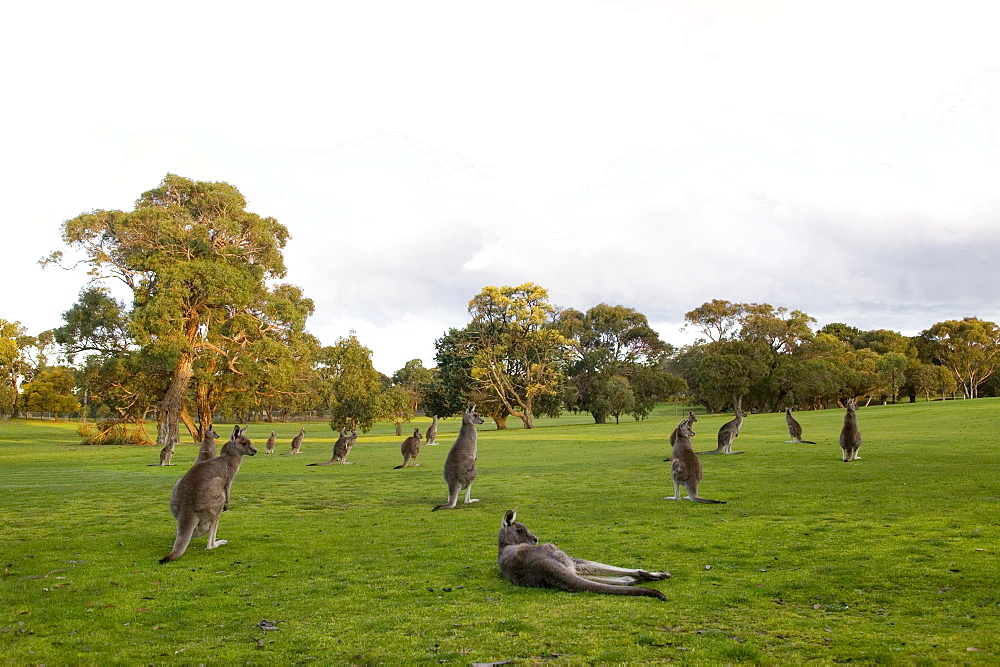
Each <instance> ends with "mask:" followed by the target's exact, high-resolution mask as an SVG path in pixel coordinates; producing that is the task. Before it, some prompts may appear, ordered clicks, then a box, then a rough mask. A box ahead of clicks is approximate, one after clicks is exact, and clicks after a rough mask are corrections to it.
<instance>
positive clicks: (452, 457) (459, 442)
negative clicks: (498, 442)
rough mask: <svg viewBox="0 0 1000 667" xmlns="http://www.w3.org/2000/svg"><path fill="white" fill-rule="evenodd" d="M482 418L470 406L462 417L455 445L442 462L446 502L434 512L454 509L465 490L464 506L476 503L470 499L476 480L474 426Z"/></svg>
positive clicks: (476, 500) (475, 438)
mask: <svg viewBox="0 0 1000 667" xmlns="http://www.w3.org/2000/svg"><path fill="white" fill-rule="evenodd" d="M482 423H483V418H482V417H480V416H479V413H478V412H476V406H475V405H470V406H469V407H468V409H466V411H465V414H464V415H462V428H461V429H460V430H459V432H458V437H457V438H456V439H455V444H453V445H452V446H451V449H450V450H449V451H448V458H446V459H445V461H444V481H445V483H447V484H448V502H446V503H444V504H443V505H438V506H437V507H435V508H434V509H435V510H450V509H454V507H455V505H457V504H458V494H459V493H460V492H461V491H462V490H463V489H464V490H465V504H466V505H468V504H469V503H478V502H479V500H478V499H476V498H472V497H471V496H472V482H473V481H475V479H476V440H477V437H478V434H477V433H476V425H477V424H482Z"/></svg>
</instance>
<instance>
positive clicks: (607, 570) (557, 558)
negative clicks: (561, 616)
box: [497, 510, 670, 600]
mask: <svg viewBox="0 0 1000 667" xmlns="http://www.w3.org/2000/svg"><path fill="white" fill-rule="evenodd" d="M516 519H517V511H516V510H507V512H506V513H504V516H503V522H501V524H500V533H499V534H498V535H497V544H498V546H499V553H498V554H497V564H498V565H499V566H500V573H501V574H502V575H503V577H504V579H506V580H507V581H509V582H510V583H512V584H514V585H516V586H534V587H538V588H561V589H563V590H565V591H571V592H574V593H575V592H579V591H590V592H591V593H608V594H610V595H644V596H647V597H651V598H657V599H659V600H666V599H667V598H666V596H665V595H664V594H663V593H661V592H660V591H658V590H656V589H654V588H632V585H633V584H636V583H638V582H640V581H660V580H662V579H667V578H668V577H670V573H669V572H647V571H646V570H631V569H626V568H623V567H615V566H613V565H605V564H604V563H597V562H594V561H590V560H583V559H581V558H573V557H572V556H570V555H568V554H567V553H566V552H564V551H562V550H561V549H559V548H558V547H557V546H556V545H554V544H538V538H537V537H535V536H534V535H533V534H532V533H531V531H530V530H528V527H527V526H525V525H524V524H523V523H520V522H518V521H517V520H516Z"/></svg>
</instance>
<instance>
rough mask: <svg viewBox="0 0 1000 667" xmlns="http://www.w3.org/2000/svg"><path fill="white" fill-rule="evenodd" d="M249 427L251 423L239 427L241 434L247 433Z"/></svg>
mask: <svg viewBox="0 0 1000 667" xmlns="http://www.w3.org/2000/svg"><path fill="white" fill-rule="evenodd" d="M237 428H239V427H238V426H237ZM248 428H250V426H249V425H247V426H244V427H243V428H240V429H239V435H244V434H245V433H246V432H247V429H248Z"/></svg>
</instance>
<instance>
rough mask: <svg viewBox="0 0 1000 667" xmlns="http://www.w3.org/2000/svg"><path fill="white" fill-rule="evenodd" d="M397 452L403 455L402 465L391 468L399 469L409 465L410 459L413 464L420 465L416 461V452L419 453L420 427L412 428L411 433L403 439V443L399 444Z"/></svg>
mask: <svg viewBox="0 0 1000 667" xmlns="http://www.w3.org/2000/svg"><path fill="white" fill-rule="evenodd" d="M399 452H400V453H401V454H402V455H403V465H401V466H396V467H395V468H393V470H399V469H400V468H405V467H406V466H408V465H410V460H411V459H412V461H413V465H414V466H418V465H420V464H419V463H417V454H419V453H420V429H419V428H415V429H413V435H411V436H410V437H409V438H407V439H406V440H404V441H403V444H401V445H400V446H399Z"/></svg>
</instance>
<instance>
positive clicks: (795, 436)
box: [785, 407, 816, 445]
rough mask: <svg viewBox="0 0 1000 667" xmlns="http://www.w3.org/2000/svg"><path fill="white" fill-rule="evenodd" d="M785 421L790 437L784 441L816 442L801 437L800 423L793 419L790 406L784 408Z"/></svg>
mask: <svg viewBox="0 0 1000 667" xmlns="http://www.w3.org/2000/svg"><path fill="white" fill-rule="evenodd" d="M785 423H786V424H788V436H789V437H790V438H791V440H786V441H785V442H786V443H793V444H794V443H803V444H806V445H815V444H816V443H815V442H813V441H812V440H803V439H802V425H801V424H799V423H798V422H797V421H795V417H793V416H792V409H791V408H790V407H786V408H785Z"/></svg>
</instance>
